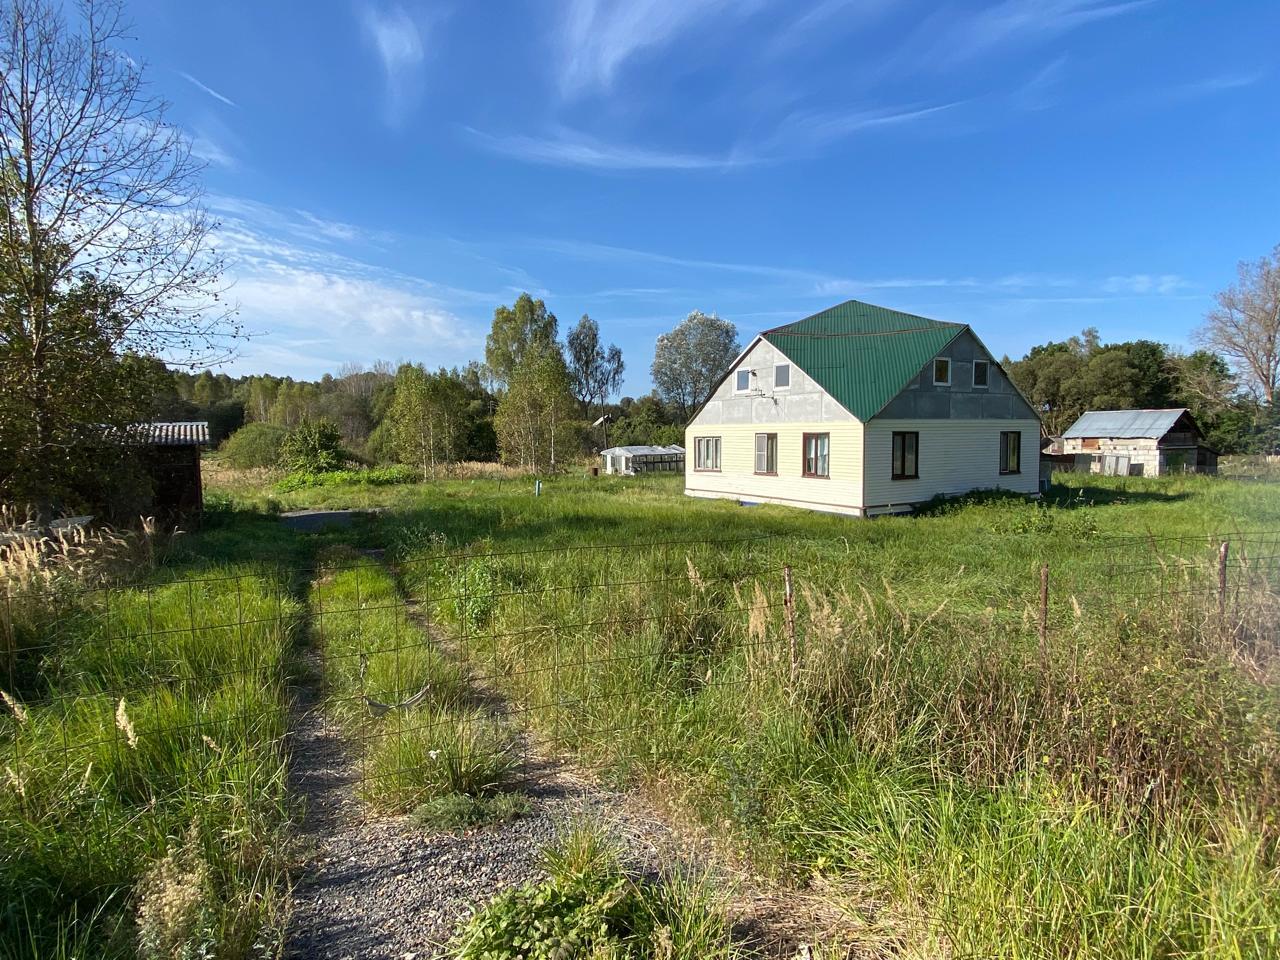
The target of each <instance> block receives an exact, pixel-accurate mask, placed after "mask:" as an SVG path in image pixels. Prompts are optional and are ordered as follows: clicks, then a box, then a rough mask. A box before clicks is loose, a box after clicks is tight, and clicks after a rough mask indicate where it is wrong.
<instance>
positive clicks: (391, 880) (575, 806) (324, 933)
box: [284, 687, 679, 960]
mask: <svg viewBox="0 0 1280 960" xmlns="http://www.w3.org/2000/svg"><path fill="white" fill-rule="evenodd" d="M296 704H297V705H296V708H295V715H294V722H293V729H292V732H291V734H290V736H291V739H292V744H291V748H292V749H291V756H292V765H291V770H292V773H291V777H292V791H293V795H294V796H295V797H298V798H300V799H302V800H303V802H304V804H305V810H306V814H305V818H304V820H303V824H302V833H303V838H304V841H305V842H306V843H307V845H308V846H309V848H310V850H311V855H310V856H309V857H308V860H307V863H306V865H305V867H304V870H303V872H302V875H301V876H300V877H299V878H298V879H297V881H296V883H295V886H294V889H293V912H292V915H291V918H290V923H289V928H288V931H287V936H286V945H285V952H284V955H285V957H288V958H298V960H301V958H312V957H315V958H321V957H323V958H334V960H346V958H351V960H356V958H361V960H363V958H369V960H375V958H376V960H384V958H385V960H391V958H394V960H410V958H412V960H425V958H430V957H442V956H445V951H444V946H445V944H447V942H448V940H449V938H450V937H451V935H452V934H453V931H454V930H455V928H456V926H457V924H458V923H459V921H460V920H462V919H463V918H465V917H467V916H469V915H470V913H471V912H472V911H474V910H476V909H478V908H479V907H480V906H482V905H483V904H484V903H486V902H487V901H489V900H490V899H491V898H492V897H494V896H495V895H497V894H498V893H499V892H501V891H502V890H504V889H506V888H508V887H512V886H518V885H519V884H522V883H524V882H526V881H528V880H531V879H534V878H536V877H538V876H539V875H540V871H539V869H538V863H539V856H540V853H541V850H542V848H543V847H545V846H546V845H547V844H548V843H550V842H552V841H553V840H554V839H555V838H556V836H557V834H558V832H559V831H560V830H561V828H562V827H563V825H565V824H566V823H568V822H570V821H574V820H581V819H583V818H588V819H592V820H595V821H597V822H600V823H603V824H604V825H606V827H607V828H608V830H609V832H610V833H611V834H613V835H614V836H615V837H616V838H617V839H619V840H620V841H621V842H622V844H623V847H624V849H625V850H626V851H627V852H628V854H629V857H630V859H631V860H632V862H633V865H634V866H635V867H637V868H639V869H641V870H644V871H645V872H654V871H656V869H657V867H658V865H659V864H661V863H662V862H664V858H665V857H669V856H670V851H672V850H673V849H676V847H677V845H678V843H679V841H678V840H677V838H676V837H675V836H674V835H673V834H672V832H671V831H670V830H668V829H667V828H666V827H665V826H664V825H663V824H662V823H661V822H660V821H658V820H657V819H656V818H650V817H647V816H645V815H644V814H643V813H641V812H639V811H637V810H636V809H633V805H632V801H630V800H629V799H628V798H627V797H626V796H624V795H622V794H617V793H613V792H611V791H607V790H604V789H602V788H600V787H599V786H596V785H594V784H592V783H590V782H588V781H586V780H584V779H582V778H579V777H576V776H574V775H573V774H572V773H570V772H569V771H567V770H565V769H563V768H561V767H560V766H558V765H554V764H546V763H541V764H540V765H538V766H536V767H529V768H527V769H526V770H525V771H524V774H525V776H524V783H523V785H522V786H523V789H524V791H525V792H527V793H528V795H529V797H530V806H529V812H528V813H527V814H526V815H525V816H522V817H520V818H519V819H516V820H513V821H510V822H507V823H503V824H498V825H494V826H490V827H484V828H481V829H479V830H476V831H471V832H468V833H465V834H456V835H455V834H449V833H445V834H432V833H430V832H429V831H428V830H427V829H425V828H424V827H422V826H421V825H419V824H417V823H416V822H414V821H413V820H412V819H411V818H409V817H373V816H371V815H370V814H369V813H368V812H367V810H366V809H365V807H364V804H363V803H362V802H361V801H360V800H359V798H358V796H357V793H356V791H357V788H358V786H359V781H360V773H361V771H360V764H359V762H358V758H356V757H355V756H354V755H353V754H352V753H351V751H350V750H349V748H348V745H347V743H346V741H345V738H344V737H343V735H342V731H341V730H340V728H339V727H338V726H337V725H336V724H333V723H328V722H326V720H325V717H324V715H323V711H322V704H321V702H320V700H319V697H318V695H317V693H316V691H315V688H314V687H305V688H302V689H301V690H299V691H298V696H297V701H296ZM667 862H669V861H667Z"/></svg>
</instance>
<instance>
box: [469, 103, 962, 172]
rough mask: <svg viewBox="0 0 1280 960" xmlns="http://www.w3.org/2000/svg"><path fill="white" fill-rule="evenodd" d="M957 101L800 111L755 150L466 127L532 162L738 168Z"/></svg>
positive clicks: (501, 150) (914, 119) (484, 141)
mask: <svg viewBox="0 0 1280 960" xmlns="http://www.w3.org/2000/svg"><path fill="white" fill-rule="evenodd" d="M958 106H960V102H956V103H943V104H935V105H932V106H922V107H921V106H916V107H905V108H893V107H889V108H883V109H861V110H850V111H844V112H840V111H831V112H821V111H806V112H796V113H792V114H791V115H789V116H787V117H785V118H784V119H783V120H782V122H781V123H780V124H779V125H778V126H777V128H776V129H775V131H774V133H773V134H772V135H771V136H768V137H765V138H763V139H762V140H760V141H759V142H758V145H757V146H756V147H754V148H753V149H751V150H745V149H740V148H736V147H735V148H733V149H730V150H728V151H726V152H724V153H719V154H714V153H686V152H682V151H678V150H665V149H661V148H656V147H645V146H639V145H635V144H624V143H609V142H607V141H604V140H600V139H598V138H596V137H593V136H590V135H589V134H586V133H582V132H580V131H576V130H570V129H567V128H563V127H561V128H558V129H557V130H556V131H555V132H554V133H553V134H552V135H551V136H547V137H534V136H528V135H525V134H507V135H501V134H493V133H488V132H486V131H483V130H477V129H475V128H474V127H464V128H463V129H464V130H465V131H466V132H467V133H468V134H469V135H470V136H471V137H472V139H473V140H474V141H475V142H476V143H478V144H479V145H480V146H482V147H484V148H485V149H486V150H489V151H490V152H492V153H498V154H502V155H503V156H508V157H513V158H515V159H517V160H523V161H525V162H527V163H542V164H550V165H553V166H562V167H580V168H585V169H590V170H613V171H643V170H734V169H741V168H744V167H751V166H757V165H760V164H766V163H776V162H778V161H781V160H787V159H792V158H795V157H799V156H807V155H809V154H811V153H812V152H813V151H814V150H816V149H817V148H819V147H822V146H825V145H827V144H829V143H831V142H833V141H836V140H840V139H844V138H846V137H850V136H853V135H855V134H858V133H863V132H868V131H871V130H874V129H877V128H887V127H897V126H907V125H909V124H915V123H919V122H922V121H925V120H927V119H929V118H930V117H933V116H935V115H937V114H941V113H943V112H945V111H948V110H951V109H953V108H955V107H958Z"/></svg>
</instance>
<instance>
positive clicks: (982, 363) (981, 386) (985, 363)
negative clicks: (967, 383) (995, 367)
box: [973, 360, 991, 390]
mask: <svg viewBox="0 0 1280 960" xmlns="http://www.w3.org/2000/svg"><path fill="white" fill-rule="evenodd" d="M978 367H983V368H985V369H986V371H987V382H986V383H979V382H978ZM990 386H991V361H990V360H975V361H973V389H975V390H986V389H987V388H988V387H990Z"/></svg>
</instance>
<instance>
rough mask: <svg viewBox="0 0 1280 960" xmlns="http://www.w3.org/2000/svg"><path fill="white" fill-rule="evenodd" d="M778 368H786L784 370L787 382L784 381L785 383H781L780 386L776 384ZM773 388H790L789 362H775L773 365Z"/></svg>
mask: <svg viewBox="0 0 1280 960" xmlns="http://www.w3.org/2000/svg"><path fill="white" fill-rule="evenodd" d="M779 370H786V371H787V382H786V383H784V384H782V385H781V386H779V385H778V371H779ZM773 389H775V390H790V389H791V364H789V363H775V364H774V365H773Z"/></svg>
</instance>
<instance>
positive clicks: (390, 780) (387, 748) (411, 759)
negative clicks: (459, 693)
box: [365, 710, 519, 811]
mask: <svg viewBox="0 0 1280 960" xmlns="http://www.w3.org/2000/svg"><path fill="white" fill-rule="evenodd" d="M409 718H410V720H409V722H410V723H411V724H412V726H406V728H404V729H396V728H395V727H389V728H388V729H387V730H386V733H385V735H384V736H382V737H381V739H379V740H378V741H377V743H376V744H375V745H374V746H373V749H372V753H371V755H370V758H369V764H370V768H371V769H370V774H369V778H368V780H367V783H366V788H365V789H366V794H367V798H368V800H369V801H370V802H371V803H372V804H373V805H374V806H376V807H379V808H381V809H384V810H391V811H402V810H412V809H414V808H416V807H419V806H421V805H422V804H423V803H426V802H427V801H428V800H430V799H432V798H434V797H442V796H447V795H449V794H452V793H462V794H466V795H468V796H472V797H484V796H491V795H493V794H495V793H497V792H498V791H499V790H501V789H502V787H503V786H504V785H506V783H507V782H508V781H509V780H510V779H511V776H512V773H513V772H514V771H515V768H516V764H517V763H518V761H519V758H518V757H517V755H516V751H515V739H514V737H513V735H512V733H511V731H510V729H509V728H507V727H506V726H504V725H503V724H502V723H500V722H499V721H497V720H494V719H493V718H492V717H489V716H488V715H486V714H485V713H484V712H482V711H480V710H472V711H469V712H467V713H462V714H455V713H450V712H448V711H447V710H439V711H431V710H427V711H423V712H420V713H414V714H410V715H409Z"/></svg>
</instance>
